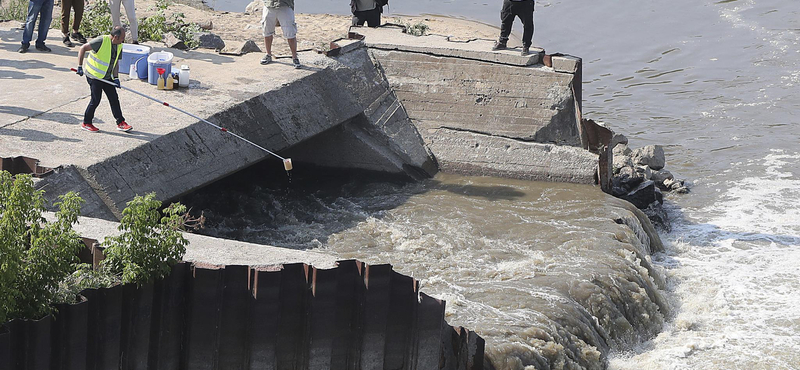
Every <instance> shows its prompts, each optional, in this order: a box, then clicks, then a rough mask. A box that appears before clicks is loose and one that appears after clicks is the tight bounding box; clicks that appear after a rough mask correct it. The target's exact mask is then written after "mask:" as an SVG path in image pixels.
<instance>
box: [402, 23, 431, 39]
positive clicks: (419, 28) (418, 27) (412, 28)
mask: <svg viewBox="0 0 800 370" xmlns="http://www.w3.org/2000/svg"><path fill="white" fill-rule="evenodd" d="M429 28H430V27H428V25H427V24H425V23H424V22H421V21H420V22H417V23H415V24H405V25H404V27H403V32H404V33H407V34H409V35H414V36H425V35H426V34H427V33H428V29H429Z"/></svg>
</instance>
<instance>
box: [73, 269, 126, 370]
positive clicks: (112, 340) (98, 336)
mask: <svg viewBox="0 0 800 370" xmlns="http://www.w3.org/2000/svg"><path fill="white" fill-rule="evenodd" d="M81 294H82V295H84V296H85V297H86V299H87V300H88V301H89V318H88V320H87V334H88V340H87V344H86V353H87V356H86V368H87V370H105V369H111V368H118V367H119V358H120V340H121V336H122V334H121V327H122V325H121V320H122V285H117V286H115V287H112V288H100V289H96V290H94V289H93V290H85V291H83V292H82V293H81Z"/></svg>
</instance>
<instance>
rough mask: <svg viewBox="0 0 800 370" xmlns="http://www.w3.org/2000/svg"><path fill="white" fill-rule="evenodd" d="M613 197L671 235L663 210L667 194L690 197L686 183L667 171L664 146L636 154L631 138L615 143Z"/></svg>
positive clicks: (649, 147)
mask: <svg viewBox="0 0 800 370" xmlns="http://www.w3.org/2000/svg"><path fill="white" fill-rule="evenodd" d="M611 145H613V150H612V158H613V163H612V170H613V173H614V176H613V177H612V178H611V194H612V195H614V196H616V197H618V198H622V199H625V200H627V201H629V202H631V203H632V204H633V205H634V206H636V208H639V209H641V210H642V211H644V213H645V214H646V215H647V217H648V218H649V219H650V221H651V222H653V224H655V225H657V226H660V227H662V228H664V229H665V230H667V231H669V230H670V229H671V226H670V222H669V218H668V217H667V213H666V211H665V210H664V208H663V204H664V195H663V193H662V192H663V191H672V192H676V193H681V194H683V193H688V192H689V188H688V187H687V186H686V184H685V182H684V181H683V180H677V179H675V176H673V175H672V173H670V172H669V171H667V170H666V169H664V166H665V164H666V159H665V157H664V149H663V148H662V147H661V145H648V146H645V147H642V148H639V149H636V150H633V149H631V148H630V147H628V138H626V137H625V136H624V135H619V134H616V135H614V138H613V139H612V141H611Z"/></svg>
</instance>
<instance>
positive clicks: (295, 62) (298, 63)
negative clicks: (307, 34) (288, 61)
mask: <svg viewBox="0 0 800 370" xmlns="http://www.w3.org/2000/svg"><path fill="white" fill-rule="evenodd" d="M292 63H294V68H300V67H302V65H301V64H300V59H299V58H294V59H292Z"/></svg>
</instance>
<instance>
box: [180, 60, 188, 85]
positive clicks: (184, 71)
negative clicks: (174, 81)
mask: <svg viewBox="0 0 800 370" xmlns="http://www.w3.org/2000/svg"><path fill="white" fill-rule="evenodd" d="M178 86H180V87H187V86H189V66H187V65H186V64H184V65H181V71H180V72H179V73H178Z"/></svg>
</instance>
